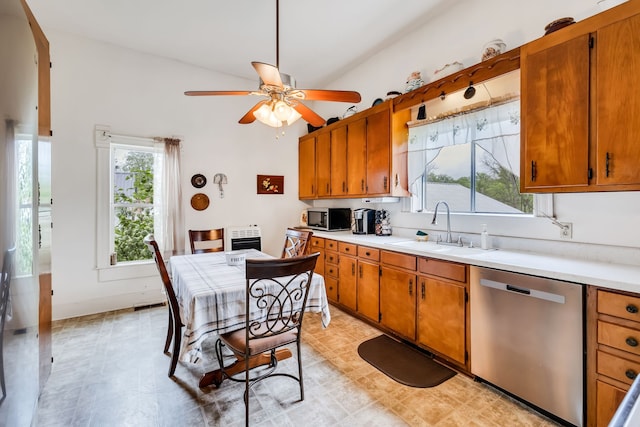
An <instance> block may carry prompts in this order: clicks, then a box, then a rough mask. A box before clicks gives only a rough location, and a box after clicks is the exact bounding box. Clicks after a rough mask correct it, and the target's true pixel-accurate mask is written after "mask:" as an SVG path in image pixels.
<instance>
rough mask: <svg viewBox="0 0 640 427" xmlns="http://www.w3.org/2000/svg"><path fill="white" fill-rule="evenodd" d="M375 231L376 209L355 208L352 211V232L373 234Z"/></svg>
mask: <svg viewBox="0 0 640 427" xmlns="http://www.w3.org/2000/svg"><path fill="white" fill-rule="evenodd" d="M375 232H376V211H375V210H373V209H366V208H363V209H356V210H354V211H353V234H374V233H375Z"/></svg>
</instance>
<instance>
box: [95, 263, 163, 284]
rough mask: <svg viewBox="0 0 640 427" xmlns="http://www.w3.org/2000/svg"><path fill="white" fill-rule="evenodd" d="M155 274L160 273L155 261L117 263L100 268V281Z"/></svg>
mask: <svg viewBox="0 0 640 427" xmlns="http://www.w3.org/2000/svg"><path fill="white" fill-rule="evenodd" d="M155 275H158V271H157V269H156V265H155V263H154V262H153V261H144V262H135V263H133V262H132V263H126V264H116V265H109V266H106V267H99V268H98V281H99V282H113V281H115V280H127V279H138V278H142V277H150V276H155Z"/></svg>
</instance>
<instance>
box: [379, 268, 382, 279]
mask: <svg viewBox="0 0 640 427" xmlns="http://www.w3.org/2000/svg"><path fill="white" fill-rule="evenodd" d="M378 277H382V269H381V268H380V267H378Z"/></svg>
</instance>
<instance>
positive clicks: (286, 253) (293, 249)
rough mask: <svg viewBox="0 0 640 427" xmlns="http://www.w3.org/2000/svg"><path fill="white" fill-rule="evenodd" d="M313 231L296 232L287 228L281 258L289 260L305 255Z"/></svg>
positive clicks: (309, 245)
mask: <svg viewBox="0 0 640 427" xmlns="http://www.w3.org/2000/svg"><path fill="white" fill-rule="evenodd" d="M312 235H313V231H310V230H305V231H303V230H296V229H295V228H287V232H286V233H285V239H284V247H283V249H282V258H291V257H297V256H301V255H306V254H308V253H309V250H310V249H311V236H312Z"/></svg>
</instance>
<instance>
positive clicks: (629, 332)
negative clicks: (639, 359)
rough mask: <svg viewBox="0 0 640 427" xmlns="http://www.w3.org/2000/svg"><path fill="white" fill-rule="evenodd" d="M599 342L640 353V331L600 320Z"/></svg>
mask: <svg viewBox="0 0 640 427" xmlns="http://www.w3.org/2000/svg"><path fill="white" fill-rule="evenodd" d="M598 343H600V344H604V345H608V346H609V347H613V348H617V349H620V350H623V351H628V352H629V353H633V354H640V331H638V330H637V329H632V328H626V327H624V326H620V325H615V324H613V323H607V322H603V321H602V320H598Z"/></svg>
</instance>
